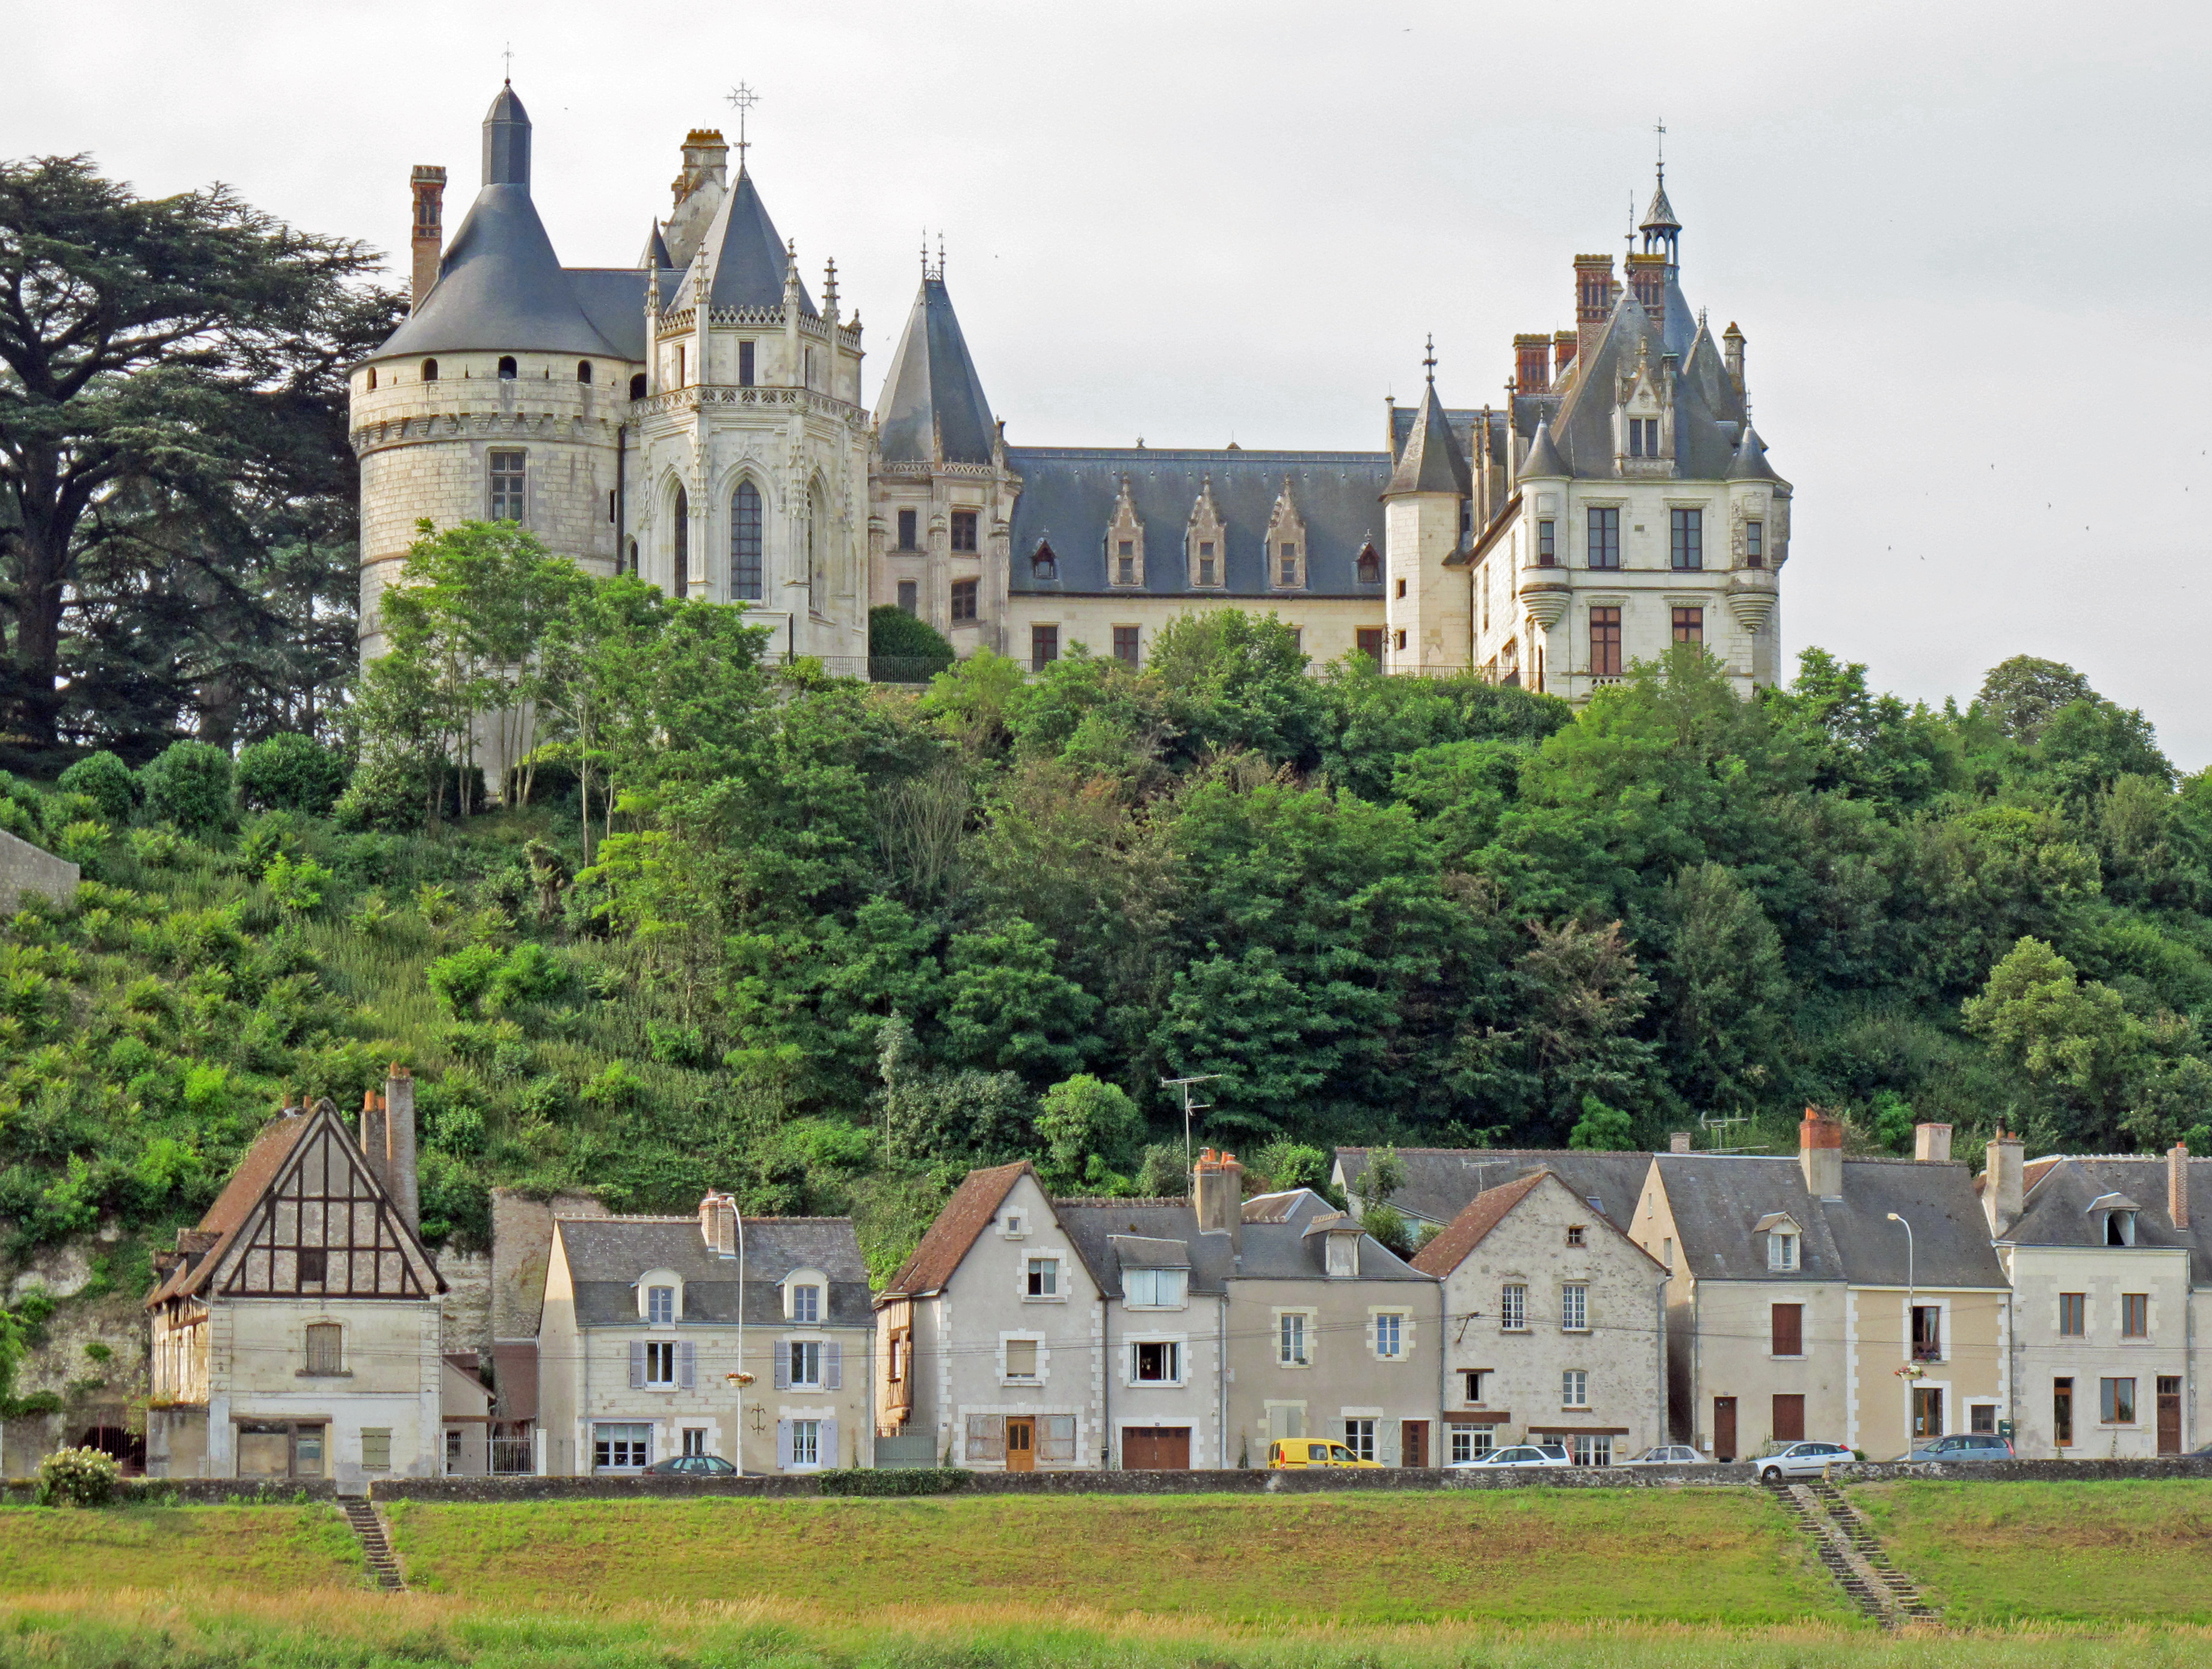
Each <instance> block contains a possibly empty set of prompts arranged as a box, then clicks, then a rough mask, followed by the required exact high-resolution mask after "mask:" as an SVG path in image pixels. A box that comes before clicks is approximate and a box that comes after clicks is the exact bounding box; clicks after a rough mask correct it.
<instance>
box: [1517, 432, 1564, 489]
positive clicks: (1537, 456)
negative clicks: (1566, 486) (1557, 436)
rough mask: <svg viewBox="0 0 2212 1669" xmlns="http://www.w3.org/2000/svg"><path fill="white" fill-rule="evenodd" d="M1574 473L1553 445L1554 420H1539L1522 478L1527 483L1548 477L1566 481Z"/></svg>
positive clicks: (1523, 466)
mask: <svg viewBox="0 0 2212 1669" xmlns="http://www.w3.org/2000/svg"><path fill="white" fill-rule="evenodd" d="M1573 473H1574V472H1573V471H1572V470H1571V469H1569V468H1568V467H1567V466H1566V462H1565V460H1563V459H1562V458H1561V457H1560V456H1559V448H1557V447H1555V446H1553V444H1552V420H1551V419H1550V418H1549V417H1541V418H1539V419H1537V423H1536V438H1535V439H1534V440H1533V441H1531V442H1529V443H1528V458H1527V459H1526V460H1524V461H1523V462H1522V466H1521V478H1522V480H1524V481H1526V480H1528V479H1530V478H1533V477H1535V476H1546V477H1553V478H1558V479H1559V480H1562V481H1564V480H1565V479H1567V478H1569V477H1570V476H1571V475H1573Z"/></svg>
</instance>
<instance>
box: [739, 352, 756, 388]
mask: <svg viewBox="0 0 2212 1669" xmlns="http://www.w3.org/2000/svg"><path fill="white" fill-rule="evenodd" d="M752 386H753V344H751V343H750V342H740V343H738V387H740V388H750V387H752Z"/></svg>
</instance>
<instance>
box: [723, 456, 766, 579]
mask: <svg viewBox="0 0 2212 1669" xmlns="http://www.w3.org/2000/svg"><path fill="white" fill-rule="evenodd" d="M730 595H731V597H732V599H733V600H738V601H740V602H748V603H757V602H758V601H759V600H760V599H761V496H760V489H759V488H757V487H756V486H754V485H753V484H752V483H751V482H750V481H740V482H738V490H737V491H735V492H734V493H732V494H731V495H730Z"/></svg>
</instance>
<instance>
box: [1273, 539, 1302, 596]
mask: <svg viewBox="0 0 2212 1669" xmlns="http://www.w3.org/2000/svg"><path fill="white" fill-rule="evenodd" d="M1304 565H1305V564H1304V560H1303V559H1302V558H1301V557H1299V555H1298V547H1297V545H1293V544H1292V543H1291V541H1290V540H1288V539H1285V540H1283V541H1282V542H1280V543H1279V544H1278V545H1276V546H1275V583H1276V584H1277V585H1279V586H1285V587H1289V586H1296V585H1299V584H1302V583H1303V581H1302V580H1301V579H1300V578H1299V572H1300V570H1302V569H1303V568H1304Z"/></svg>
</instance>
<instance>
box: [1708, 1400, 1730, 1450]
mask: <svg viewBox="0 0 2212 1669" xmlns="http://www.w3.org/2000/svg"><path fill="white" fill-rule="evenodd" d="M1713 1459H1716V1460H1733V1459H1735V1398H1733V1397H1716V1398H1713Z"/></svg>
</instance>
